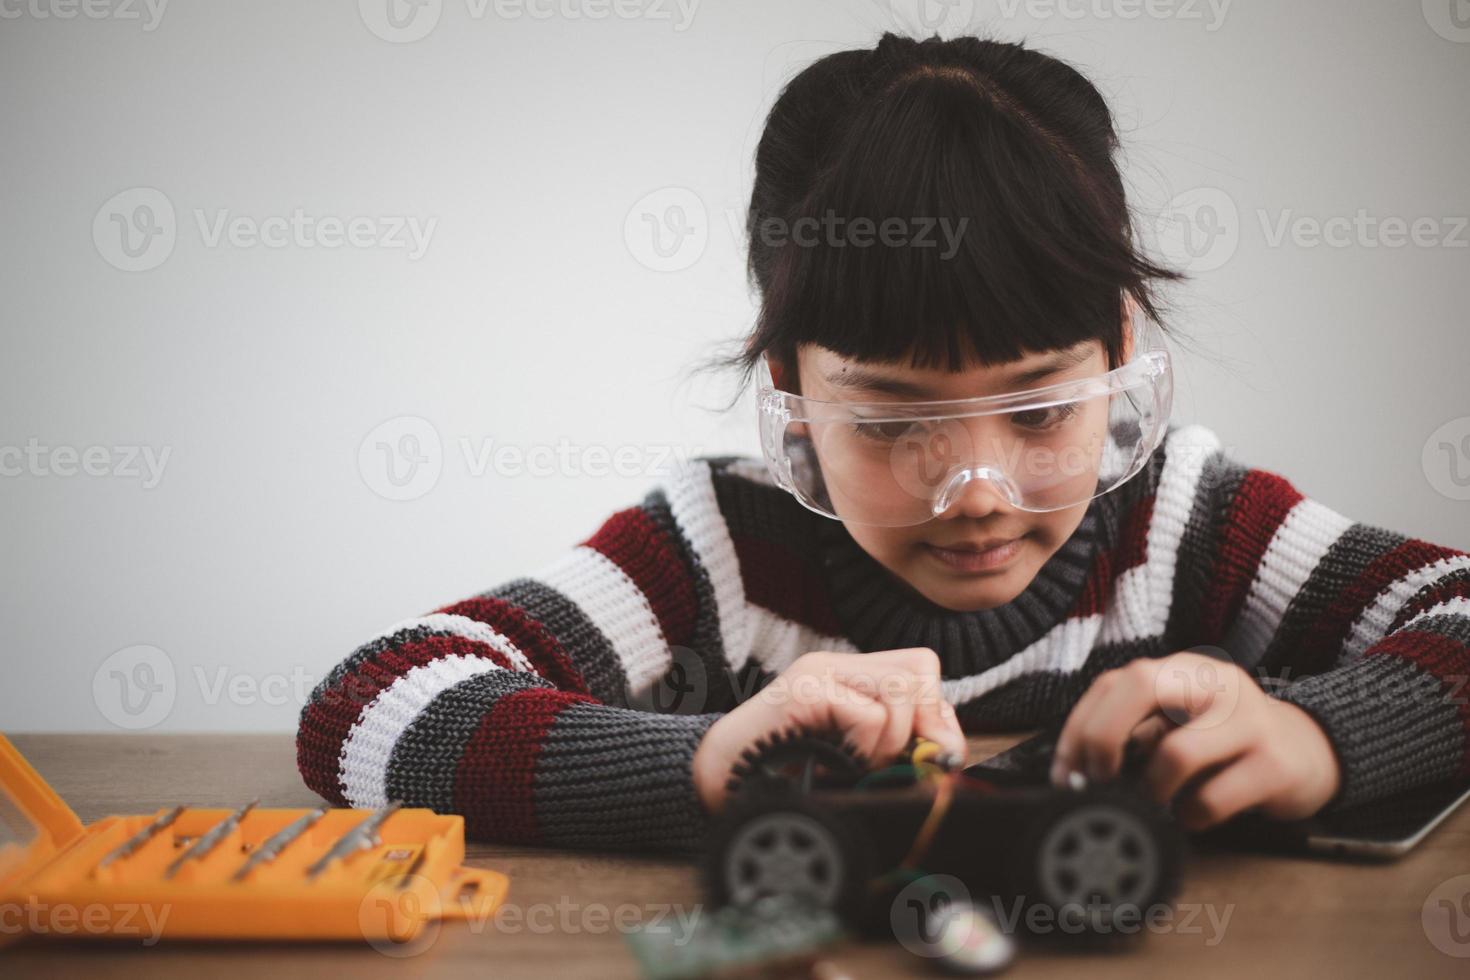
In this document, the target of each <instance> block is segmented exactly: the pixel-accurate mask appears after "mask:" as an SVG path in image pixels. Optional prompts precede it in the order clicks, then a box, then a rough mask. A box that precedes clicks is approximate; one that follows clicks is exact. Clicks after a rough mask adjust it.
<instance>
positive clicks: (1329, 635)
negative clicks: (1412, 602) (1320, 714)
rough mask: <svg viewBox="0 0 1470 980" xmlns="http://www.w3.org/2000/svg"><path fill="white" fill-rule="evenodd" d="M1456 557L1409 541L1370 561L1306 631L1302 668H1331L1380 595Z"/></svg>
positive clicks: (1450, 550)
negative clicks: (1360, 617) (1360, 618)
mask: <svg viewBox="0 0 1470 980" xmlns="http://www.w3.org/2000/svg"><path fill="white" fill-rule="evenodd" d="M1457 554H1460V552H1457V551H1455V549H1453V548H1446V547H1443V546H1441V545H1437V544H1431V543H1429V542H1428V541H1421V540H1419V539H1418V538H1408V539H1406V540H1405V541H1403V542H1401V543H1400V544H1399V545H1398V546H1397V547H1395V548H1390V549H1389V550H1388V551H1386V552H1384V553H1383V554H1381V555H1379V556H1378V557H1377V558H1375V559H1373V560H1372V561H1370V562H1369V563H1368V564H1367V565H1366V566H1364V568H1363V570H1362V572H1360V573H1359V574H1358V576H1357V577H1356V578H1354V579H1353V580H1352V581H1351V582H1349V583H1348V584H1347V585H1346V586H1344V587H1343V589H1342V590H1341V591H1339V592H1338V594H1337V595H1336V596H1335V597H1334V598H1333V600H1332V602H1331V603H1329V604H1328V606H1327V608H1326V609H1325V610H1323V612H1322V614H1321V615H1320V616H1318V617H1317V619H1316V620H1315V621H1313V623H1312V624H1311V626H1310V627H1308V628H1307V629H1306V630H1304V631H1303V634H1302V637H1301V640H1300V641H1299V644H1298V645H1299V647H1300V650H1301V655H1302V660H1301V665H1302V667H1303V668H1304V669H1306V670H1307V671H1308V672H1316V671H1318V670H1323V669H1326V668H1327V667H1330V666H1331V665H1332V664H1333V663H1334V662H1335V661H1336V660H1337V657H1338V654H1339V653H1340V652H1341V651H1342V647H1343V644H1344V643H1346V642H1347V638H1348V635H1349V634H1350V633H1351V632H1352V628H1353V623H1354V622H1356V621H1357V618H1358V615H1359V614H1360V613H1362V611H1363V610H1364V609H1365V608H1366V607H1367V606H1368V604H1369V603H1370V602H1372V601H1373V600H1374V599H1375V598H1377V597H1378V595H1379V593H1381V592H1383V591H1384V590H1385V589H1387V588H1388V587H1389V586H1390V585H1392V584H1393V583H1394V582H1396V581H1398V580H1399V579H1401V578H1403V577H1404V576H1406V575H1408V574H1409V573H1410V572H1412V571H1414V570H1415V569H1418V568H1422V567H1423V566H1425V565H1428V564H1431V563H1433V562H1435V561H1438V560H1439V559H1441V558H1446V557H1451V556H1454V555H1457Z"/></svg>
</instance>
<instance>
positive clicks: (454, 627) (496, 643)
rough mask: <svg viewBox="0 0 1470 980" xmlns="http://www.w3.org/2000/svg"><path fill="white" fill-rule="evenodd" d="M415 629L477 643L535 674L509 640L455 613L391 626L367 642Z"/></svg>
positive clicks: (534, 670) (485, 626) (482, 624)
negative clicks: (421, 628)
mask: <svg viewBox="0 0 1470 980" xmlns="http://www.w3.org/2000/svg"><path fill="white" fill-rule="evenodd" d="M418 627H423V628H426V629H431V630H433V631H434V632H436V633H447V634H449V635H451V636H462V637H464V638H465V639H467V640H478V641H479V642H481V643H484V644H485V645H486V646H489V647H493V648H494V649H496V650H499V651H500V652H501V653H503V654H505V656H506V657H507V658H508V659H509V660H510V662H511V663H512V664H515V666H516V669H517V670H523V671H526V672H528V673H532V674H534V673H536V668H535V667H533V666H532V665H531V661H529V660H527V659H526V655H525V654H524V653H522V652H521V651H520V650H519V649H518V648H517V647H516V645H515V644H514V643H512V642H510V640H508V639H506V638H505V637H504V636H502V635H501V634H500V633H497V632H496V631H495V630H494V629H493V628H491V627H490V626H487V625H486V624H484V623H482V622H480V621H479V620H475V619H470V618H469V617H468V616H460V615H457V614H455V613H430V614H429V615H427V616H416V617H414V618H413V619H405V620H403V621H401V622H398V623H394V624H393V625H392V626H390V627H388V628H387V629H385V630H383V631H382V632H381V633H379V634H378V635H377V636H375V637H373V638H372V639H371V640H369V641H368V642H370V643H372V642H376V641H378V640H385V639H387V638H388V637H390V636H392V635H393V634H394V633H399V632H402V631H403V630H406V629H414V628H418Z"/></svg>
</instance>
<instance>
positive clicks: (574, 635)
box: [483, 577, 628, 704]
mask: <svg viewBox="0 0 1470 980" xmlns="http://www.w3.org/2000/svg"><path fill="white" fill-rule="evenodd" d="M483 594H484V595H485V596H488V597H490V598H494V599H503V600H505V601H506V602H509V603H510V604H512V605H514V606H519V607H520V608H521V609H523V610H525V612H526V615H528V616H530V617H531V618H532V619H534V620H536V621H537V622H539V623H540V624H541V625H542V626H544V627H546V631H547V632H548V633H550V634H551V635H552V637H553V638H555V640H556V642H557V644H558V645H559V646H560V647H561V648H562V650H563V651H565V652H566V654H567V656H568V657H570V658H571V660H572V665H573V666H574V667H576V668H577V673H579V674H581V675H582V680H583V681H585V682H586V684H587V690H588V692H589V693H591V695H592V696H593V697H595V698H597V699H598V700H599V701H602V702H604V703H606V704H624V703H625V701H624V698H625V697H626V692H627V686H628V677H627V674H625V673H624V672H623V664H622V661H621V660H619V659H618V654H617V651H616V650H614V649H613V645H612V642H611V641H610V640H608V638H607V637H606V636H604V635H603V633H602V630H600V629H598V628H597V624H596V623H594V622H592V620H591V619H589V618H588V616H587V614H586V613H584V612H583V611H582V609H581V607H580V606H578V605H577V604H576V603H575V602H573V601H572V600H571V599H568V598H567V597H566V596H565V595H563V594H562V593H560V592H558V591H557V590H556V589H554V588H552V587H551V586H549V585H547V584H546V583H545V582H542V581H540V580H539V579H534V578H524V577H523V578H515V579H511V580H510V581H509V582H505V583H503V584H501V585H498V586H496V587H495V588H493V589H491V590H490V591H489V592H486V593H483Z"/></svg>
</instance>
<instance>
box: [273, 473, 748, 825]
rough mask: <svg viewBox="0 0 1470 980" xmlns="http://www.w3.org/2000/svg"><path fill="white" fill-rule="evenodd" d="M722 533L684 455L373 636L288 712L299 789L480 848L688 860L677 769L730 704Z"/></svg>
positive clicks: (694, 809)
mask: <svg viewBox="0 0 1470 980" xmlns="http://www.w3.org/2000/svg"><path fill="white" fill-rule="evenodd" d="M723 530H724V523H723V520H722V519H721V518H720V515H719V510H718V506H717V504H716V503H715V496H714V494H713V491H712V488H711V483H710V468H709V466H708V464H707V463H706V462H705V461H704V458H702V457H701V458H699V459H695V460H693V461H690V462H689V463H687V464H685V465H684V467H683V468H682V469H681V472H680V473H679V475H677V476H675V477H674V478H672V479H671V480H670V481H668V483H666V484H663V485H660V486H658V487H657V488H655V489H654V490H652V491H651V492H649V493H648V495H647V496H646V497H645V498H644V499H643V500H642V502H641V503H639V504H638V505H636V506H633V507H629V508H627V509H624V510H621V511H618V512H617V513H615V514H613V515H612V516H610V517H609V518H607V519H606V520H605V521H604V522H603V523H602V524H601V526H600V527H598V528H597V529H596V530H595V532H594V533H592V534H591V535H590V536H589V537H587V538H585V539H584V540H582V541H580V542H579V543H577V544H576V545H574V546H573V547H571V548H570V549H568V550H567V551H566V552H564V553H563V554H562V555H561V556H560V557H559V558H558V559H557V560H556V561H554V562H552V563H550V564H548V565H547V566H546V567H545V568H543V569H541V570H540V571H539V572H536V573H535V574H533V575H530V576H526V577H520V578H515V579H511V580H509V581H506V582H504V583H502V584H501V585H499V586H498V587H496V588H493V589H491V590H490V591H488V592H484V593H482V594H479V595H476V596H473V597H470V598H466V599H463V600H462V601H459V602H454V603H451V604H450V605H446V606H443V607H441V608H439V609H436V610H434V611H433V612H431V613H429V614H427V615H424V616H420V617H417V618H413V619H408V620H404V621H402V622H399V623H397V624H395V625H393V626H390V627H388V628H387V629H385V630H383V631H382V632H381V633H379V634H378V635H377V636H375V637H372V638H371V639H369V640H367V642H365V643H363V644H362V645H360V646H359V647H357V649H356V650H354V651H353V652H352V654H351V655H350V656H348V657H347V658H346V659H345V660H343V661H342V662H341V663H340V664H338V665H337V666H336V667H335V668H334V669H333V670H332V671H331V672H330V673H329V674H328V675H327V676H326V677H325V678H324V679H323V680H322V681H321V683H319V684H318V685H317V686H316V688H315V689H314V690H313V692H312V694H311V696H310V698H309V699H308V701H307V703H306V705H305V706H304V708H303V710H302V712H301V718H300V726H299V730H298V733H297V739H296V747H297V765H298V768H299V769H300V771H301V774H302V776H303V778H304V779H305V781H306V783H307V785H308V786H310V787H311V789H312V790H314V791H315V792H317V793H319V794H320V795H321V796H323V797H324V798H326V799H327V800H330V801H331V802H333V803H335V804H338V805H348V806H356V807H378V806H382V805H384V804H385V803H387V802H388V801H389V800H396V801H400V802H402V803H403V804H404V805H406V806H420V807H428V808H431V809H433V810H436V811H438V812H441V813H459V814H462V815H464V817H465V822H466V831H467V833H468V834H469V835H470V836H471V837H474V838H478V839H482V840H492V841H498V842H507V843H546V844H554V845H558V846H564V847H589V848H599V849H612V850H650V851H657V850H674V851H684V850H688V849H690V848H692V847H694V846H695V845H696V844H697V843H698V841H699V840H700V839H701V837H702V834H703V831H704V828H705V825H706V820H707V818H706V816H705V813H704V810H703V808H702V806H701V805H700V802H699V799H698V797H697V795H696V793H695V791H694V785H693V781H692V778H691V775H690V763H691V760H692V758H693V755H694V750H695V747H696V746H697V745H698V744H699V741H700V739H701V738H702V737H703V735H704V732H705V730H706V729H707V728H708V727H709V726H710V725H711V724H712V723H713V722H714V721H715V720H716V719H717V718H718V717H719V716H720V714H721V713H722V712H723V711H726V710H728V709H729V708H730V707H732V706H733V699H732V696H731V690H732V688H731V686H730V684H729V683H728V671H727V670H726V667H725V665H726V663H727V656H728V655H729V652H730V651H728V650H727V649H726V648H727V647H728V646H729V645H730V644H732V643H733V642H736V641H735V638H737V637H739V636H741V635H742V634H741V632H740V629H739V627H740V626H741V625H742V624H741V617H742V616H743V614H744V610H743V603H742V602H740V601H737V600H738V599H739V598H740V596H739V594H738V593H737V594H734V595H732V594H731V590H730V589H729V588H728V583H729V581H730V578H731V576H732V575H733V576H735V577H736V578H738V568H732V567H731V565H732V564H733V563H734V562H735V561H736V559H735V557H734V553H733V550H732V549H731V547H730V543H729V539H728V535H722V532H723Z"/></svg>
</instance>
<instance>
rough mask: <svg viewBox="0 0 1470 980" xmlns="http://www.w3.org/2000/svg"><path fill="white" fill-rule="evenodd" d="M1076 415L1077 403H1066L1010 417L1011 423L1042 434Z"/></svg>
mask: <svg viewBox="0 0 1470 980" xmlns="http://www.w3.org/2000/svg"><path fill="white" fill-rule="evenodd" d="M1076 414H1077V403H1076V402H1067V403H1066V404H1064V405H1051V406H1048V407H1047V408H1037V409H1032V410H1031V411H1029V412H1016V413H1015V414H1014V415H1012V416H1011V421H1012V422H1014V423H1016V424H1017V425H1019V426H1021V427H1022V428H1024V429H1031V430H1033V431H1036V432H1042V431H1045V430H1047V429H1054V428H1056V427H1057V426H1059V425H1061V424H1062V423H1064V422H1066V421H1067V420H1068V419H1070V418H1072V417H1074V416H1075V415H1076Z"/></svg>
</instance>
